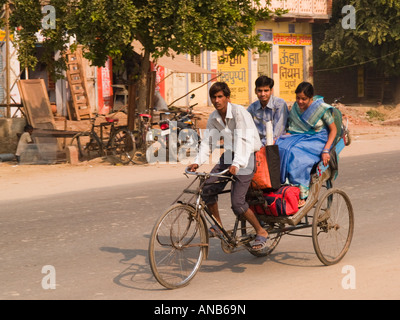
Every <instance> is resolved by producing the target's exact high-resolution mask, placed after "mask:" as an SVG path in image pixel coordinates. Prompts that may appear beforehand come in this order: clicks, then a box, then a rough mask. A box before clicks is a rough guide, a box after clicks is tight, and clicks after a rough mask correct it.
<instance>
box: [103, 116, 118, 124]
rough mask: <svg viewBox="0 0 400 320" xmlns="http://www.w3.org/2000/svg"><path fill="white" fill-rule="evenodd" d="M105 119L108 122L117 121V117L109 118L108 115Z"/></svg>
mask: <svg viewBox="0 0 400 320" xmlns="http://www.w3.org/2000/svg"><path fill="white" fill-rule="evenodd" d="M106 121H107V122H108V123H113V122H118V121H119V119H118V118H109V117H106Z"/></svg>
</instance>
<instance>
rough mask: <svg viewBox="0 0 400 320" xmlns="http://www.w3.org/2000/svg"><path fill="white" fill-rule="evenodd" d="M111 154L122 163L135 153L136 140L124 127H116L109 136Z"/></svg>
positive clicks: (127, 161) (131, 157)
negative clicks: (113, 132) (110, 136)
mask: <svg viewBox="0 0 400 320" xmlns="http://www.w3.org/2000/svg"><path fill="white" fill-rule="evenodd" d="M111 151H112V154H113V156H114V157H115V158H116V159H117V160H118V162H120V163H122V164H128V163H129V162H130V161H132V160H133V158H134V157H135V153H136V142H135V137H134V136H133V134H132V133H131V132H130V131H129V130H128V129H126V128H120V129H118V130H117V131H116V132H115V134H114V135H113V136H112V138H111Z"/></svg>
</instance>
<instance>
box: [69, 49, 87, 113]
mask: <svg viewBox="0 0 400 320" xmlns="http://www.w3.org/2000/svg"><path fill="white" fill-rule="evenodd" d="M66 55H67V78H68V83H69V87H70V91H71V95H72V102H73V107H74V109H73V110H74V113H75V114H74V115H71V114H70V112H69V118H70V119H71V120H72V119H73V118H76V120H83V119H90V118H91V117H92V112H91V107H90V102H89V98H88V95H87V90H86V83H85V76H84V72H83V70H82V67H83V66H82V50H81V49H80V48H78V49H76V51H74V52H73V53H72V52H71V51H68V52H67V54H66ZM68 110H69V109H68Z"/></svg>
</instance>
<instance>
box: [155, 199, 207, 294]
mask: <svg viewBox="0 0 400 320" xmlns="http://www.w3.org/2000/svg"><path fill="white" fill-rule="evenodd" d="M206 230H207V229H206V226H205V223H204V220H203V219H202V218H201V217H200V216H199V215H198V214H196V211H195V209H194V208H193V207H191V206H189V205H184V204H177V205H174V206H172V207H171V208H170V209H168V210H167V211H166V212H165V213H164V214H163V215H162V216H161V217H160V218H159V220H158V221H157V223H156V224H155V226H154V228H153V232H152V234H151V238H150V244H149V258H150V267H151V270H152V272H153V275H154V277H155V278H156V279H157V281H158V282H159V283H160V284H161V285H163V286H164V287H166V288H168V289H176V288H180V287H184V286H186V285H188V283H189V282H190V280H192V279H193V277H194V276H195V275H196V273H197V271H198V270H199V268H200V266H201V263H202V261H203V259H204V258H205V256H206V254H207V247H208V238H207V233H206Z"/></svg>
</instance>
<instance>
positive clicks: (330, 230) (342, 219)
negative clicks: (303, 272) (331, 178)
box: [312, 188, 354, 266]
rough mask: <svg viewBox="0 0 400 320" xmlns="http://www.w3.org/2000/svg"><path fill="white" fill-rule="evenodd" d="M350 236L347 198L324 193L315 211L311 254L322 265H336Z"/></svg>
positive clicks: (335, 191)
mask: <svg viewBox="0 0 400 320" xmlns="http://www.w3.org/2000/svg"><path fill="white" fill-rule="evenodd" d="M353 232H354V214H353V207H352V205H351V202H350V199H349V197H348V196H347V194H346V193H345V192H344V191H342V190H339V189H334V188H333V189H328V191H327V192H325V194H324V195H323V196H322V197H321V199H319V201H318V205H317V208H316V209H315V213H314V218H313V225H312V239H313V245H314V250H315V253H316V254H317V256H318V258H319V260H320V261H321V262H322V263H323V264H324V265H327V266H328V265H333V264H336V263H338V262H339V261H340V260H341V259H342V258H343V257H344V256H345V254H346V253H347V251H348V249H349V247H350V243H351V240H352V237H353Z"/></svg>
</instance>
